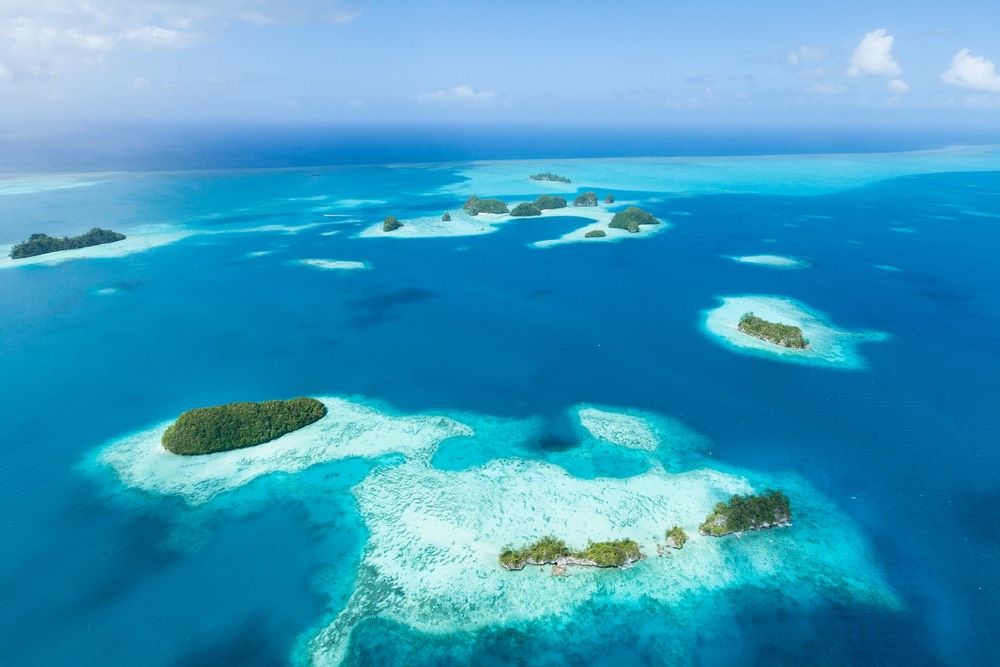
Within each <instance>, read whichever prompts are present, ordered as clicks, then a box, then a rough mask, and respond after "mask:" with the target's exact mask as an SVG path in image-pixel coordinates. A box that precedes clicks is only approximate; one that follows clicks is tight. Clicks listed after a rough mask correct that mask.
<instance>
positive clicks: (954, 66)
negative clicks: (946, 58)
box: [941, 49, 1000, 93]
mask: <svg viewBox="0 0 1000 667" xmlns="http://www.w3.org/2000/svg"><path fill="white" fill-rule="evenodd" d="M941 80H942V81H944V82H945V83H950V84H951V85H953V86H960V87H962V88H971V89H972V90H981V91H984V92H988V93H1000V74H997V68H996V65H994V64H993V61H991V60H987V59H986V58H984V57H982V56H974V55H972V54H971V53H970V52H969V49H962V50H961V51H959V52H958V53H956V54H955V57H954V58H952V59H951V68H950V69H949V70H948V71H947V72H945V73H944V74H942V75H941Z"/></svg>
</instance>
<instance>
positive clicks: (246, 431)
mask: <svg viewBox="0 0 1000 667" xmlns="http://www.w3.org/2000/svg"><path fill="white" fill-rule="evenodd" d="M324 415H326V406H325V405H323V404H322V403H321V402H320V401H317V400H316V399H314V398H304V397H300V398H292V399H289V400H284V401H264V402H262V403H227V404H225V405H217V406H215V407H211V408H196V409H194V410H188V411H187V412H185V413H183V414H182V415H181V416H180V417H178V418H177V421H175V422H174V423H173V424H171V425H170V426H169V427H167V430H166V431H164V433H163V437H162V438H161V443H162V444H163V447H164V449H166V450H167V451H169V452H172V453H174V454H183V455H187V456H191V455H197V454H213V453H215V452H227V451H229V450H232V449H242V448H244V447H253V446H254V445H260V444H263V443H265V442H269V441H271V440H274V439H275V438H279V437H281V436H283V435H285V434H286V433H291V432H292V431H297V430H299V429H300V428H302V427H304V426H308V425H309V424H312V423H313V422H315V421H318V420H319V419H322V418H323V416H324Z"/></svg>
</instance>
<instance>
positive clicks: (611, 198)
mask: <svg viewBox="0 0 1000 667" xmlns="http://www.w3.org/2000/svg"><path fill="white" fill-rule="evenodd" d="M604 203H605V204H614V203H615V196H614V195H608V196H607V197H605V198H604Z"/></svg>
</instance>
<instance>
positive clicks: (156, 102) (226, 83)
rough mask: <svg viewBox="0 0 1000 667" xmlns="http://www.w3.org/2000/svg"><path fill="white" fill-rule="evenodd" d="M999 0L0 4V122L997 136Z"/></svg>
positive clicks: (71, 0)
mask: <svg viewBox="0 0 1000 667" xmlns="http://www.w3.org/2000/svg"><path fill="white" fill-rule="evenodd" d="M997 63H1000V2H997V1H996V0H989V1H986V0H952V1H951V2H943V1H936V2H926V1H922V0H911V1H908V2H903V1H898V2H886V1H880V0H865V1H861V2H859V1H855V0H840V1H839V2H803V1H802V0H798V1H795V2H792V1H787V0H770V1H767V0H761V1H759V2H752V3H751V2H746V1H745V0H743V1H740V0H732V1H730V0H701V1H700V2H671V1H669V0H659V1H655V2H653V1H643V0H618V1H617V2H614V3H606V2H591V1H589V0H578V1H577V2H572V3H570V2H551V1H546V0H535V1H534V2H523V1H521V0H505V1H504V2H496V1H489V2H486V1H477V0H465V1H453V0H434V1H427V2H421V1H419V0H411V1H406V2H404V1H402V0H283V1H281V2H272V1H268V0H157V1H150V2H147V1H144V0H0V124H2V125H6V126H8V127H9V126H11V125H13V124H16V123H26V122H34V123H42V124H46V123H48V124H52V125H58V124H61V123H62V124H64V123H68V122H78V121H94V120H96V121H101V120H105V121H116V122H117V121H125V122H145V121H153V122H188V121H211V122H218V121H222V122H250V123H253V122H266V123H271V122H276V123H288V124H296V123H351V122H363V123H379V122H386V123H397V122H404V121H408V122H446V123H447V122H467V123H476V122H491V123H492V122H509V123H530V122H535V123H545V122H560V123H580V124H588V123H602V122H603V123H619V124H621V123H624V124H629V123H635V124H656V123H668V124H669V123H675V124H685V123H688V124H690V123H698V124H719V125H725V126H730V127H732V126H739V125H778V126H781V125H803V126H808V125H838V124H843V125H865V124H871V125H885V124H893V125H912V126H921V125H927V126H934V127H956V128H969V127H983V128H1000V72H998V70H997Z"/></svg>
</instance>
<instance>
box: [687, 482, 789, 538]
mask: <svg viewBox="0 0 1000 667" xmlns="http://www.w3.org/2000/svg"><path fill="white" fill-rule="evenodd" d="M791 523H792V506H791V503H790V502H789V500H788V496H786V495H785V494H784V493H782V492H781V491H774V490H772V489H767V490H766V491H764V493H761V494H759V495H756V496H754V495H746V496H741V495H735V496H733V497H731V498H730V499H729V502H728V503H719V504H717V505H716V506H715V509H714V510H712V513H711V514H709V515H708V517H706V518H705V523H703V524H701V526H699V527H698V530H699V531H700V532H701V533H702V534H703V535H712V536H714V537H720V536H722V535H728V534H729V533H742V532H744V531H747V530H761V529H762V528H774V527H778V526H788V525H791Z"/></svg>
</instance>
